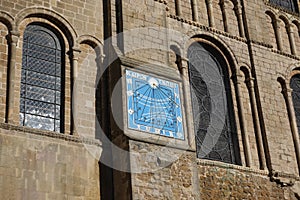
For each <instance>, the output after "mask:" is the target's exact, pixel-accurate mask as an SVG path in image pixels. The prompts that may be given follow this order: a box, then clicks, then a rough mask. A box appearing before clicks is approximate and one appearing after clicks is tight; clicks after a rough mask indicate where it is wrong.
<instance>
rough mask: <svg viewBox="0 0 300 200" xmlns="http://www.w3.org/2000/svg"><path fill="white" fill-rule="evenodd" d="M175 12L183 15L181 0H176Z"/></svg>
mask: <svg viewBox="0 0 300 200" xmlns="http://www.w3.org/2000/svg"><path fill="white" fill-rule="evenodd" d="M175 13H176V15H177V16H181V0H175Z"/></svg>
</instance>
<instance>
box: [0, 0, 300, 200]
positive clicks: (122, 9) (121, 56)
mask: <svg viewBox="0 0 300 200" xmlns="http://www.w3.org/2000/svg"><path fill="white" fill-rule="evenodd" d="M32 23H38V24H44V25H46V26H49V27H52V28H53V29H55V30H57V32H58V33H59V35H61V39H62V42H63V44H64V45H63V48H64V49H63V51H64V53H65V54H64V61H65V62H64V69H65V70H64V80H65V82H64V83H63V85H64V93H63V94H64V102H63V109H64V112H63V113H64V127H63V131H62V133H56V132H51V131H43V130H37V129H32V128H28V127H22V126H20V122H19V111H20V90H21V88H20V85H21V67H22V49H23V39H24V31H25V29H26V27H27V25H29V24H32ZM299 28H300V17H299V14H295V13H293V12H289V11H286V10H284V9H281V8H279V7H277V6H274V5H272V4H270V3H269V2H268V1H266V0H249V1H235V0H227V1H223V0H220V1H214V0H191V1H190V0H107V1H106V0H104V1H96V0H87V1H84V0H59V1H56V0H48V1H47V0H30V1H25V0H15V1H9V0H0V199H101V198H102V199H112V197H113V196H114V198H115V199H299V198H300V188H299V187H300V186H299V184H300V183H299V181H300V178H299V169H300V166H299V163H300V160H298V161H297V158H298V159H299V153H300V152H296V151H299V149H298V150H297V148H296V146H297V145H298V146H299V138H298V137H299V135H298V132H297V130H295V123H294V122H295V117H294V114H295V113H293V111H292V109H293V105H292V102H291V101H290V100H291V90H290V88H289V83H290V79H291V77H292V76H293V75H295V74H300V71H299V60H300V37H299V30H300V29H299ZM110 39H111V40H110ZM193 41H197V42H202V43H205V44H208V45H210V46H211V47H212V48H214V49H216V51H218V52H219V53H220V54H221V55H222V56H223V57H224V60H225V62H226V64H227V66H228V69H227V70H228V74H229V77H228V78H229V87H230V92H231V94H232V99H233V105H232V106H233V111H234V113H233V115H234V121H235V124H236V132H237V142H238V146H239V152H238V153H239V156H238V157H240V163H238V164H227V163H222V162H218V161H212V160H206V159H201V158H197V152H196V151H197V150H196V146H195V137H194V124H193V113H192V107H191V104H190V102H191V96H190V93H189V92H190V91H189V90H190V85H189V83H188V82H189V78H188V74H184V73H186V72H187V71H185V70H187V68H188V53H187V52H188V47H189V46H190V44H192V42H193ZM110 59H113V60H110ZM106 65H110V68H108V69H106ZM127 69H131V70H133V71H134V70H136V71H138V72H140V73H142V72H143V73H145V74H147V75H154V76H155V77H161V78H165V79H166V80H169V81H174V82H176V83H178V85H179V92H180V100H181V101H182V105H184V106H183V109H182V112H183V124H184V128H183V130H184V133H185V137H184V140H183V141H179V140H176V139H174V138H168V137H164V136H160V137H159V136H157V135H154V134H151V133H146V132H139V131H133V130H132V129H130V128H128V124H127V122H128V121H127V112H128V109H127V104H126V101H127V100H126V81H125V79H124V77H125V73H126V70H127ZM104 71H105V75H104V76H103V77H101V80H100V82H101V84H99V78H100V77H99V76H101V74H102V72H104ZM122 76H123V79H121V77H122ZM119 79H120V80H121V81H120V82H118V81H119ZM117 82H118V83H120V85H118V86H120V88H121V89H122V91H119V93H117V94H116V93H114V86H115V84H116V83H117ZM74 85H75V87H73V86H74ZM116 85H117V84H116ZM74 91H75V92H74ZM74 94H76V95H74ZM113 95H115V96H114V98H117V99H115V100H116V101H111V98H110V97H111V96H113ZM75 100H76V101H75ZM74 102H76V104H74ZM111 108H112V112H111V110H110V109H111ZM289 108H292V109H289ZM114 110H117V113H119V115H118V116H114V115H113V112H114ZM75 114H76V115H75ZM75 116H76V117H75ZM120 116H121V119H116V118H118V117H119V118H120ZM114 117H116V118H114ZM100 119H101V120H100ZM118 120H120V121H118ZM99 121H100V124H101V125H102V127H101V128H103V129H104V130H105V131H107V132H106V134H107V135H108V136H109V138H110V139H111V140H112V142H113V143H114V144H115V145H117V146H118V147H120V148H121V149H122V150H124V151H125V152H127V153H128V152H129V154H127V153H126V154H124V155H123V154H122V152H120V151H119V149H117V150H116V149H110V148H112V147H111V146H113V145H111V144H109V145H107V146H105V145H106V144H105V145H102V142H103V141H104V140H103V138H102V137H101V134H99V133H100V127H99V125H100V124H99ZM293 127H294V129H293ZM297 138H298V139H297ZM173 142H174V143H173ZM103 146H104V147H103ZM104 148H105V152H106V153H107V152H108V155H109V156H110V159H111V160H113V162H114V163H113V164H112V165H111V166H109V167H111V168H105V170H106V171H105V172H102V174H101V170H102V169H103V168H101V167H100V165H99V163H98V160H99V158H100V157H105V156H106V155H104V153H103V152H102V149H104ZM110 153H111V154H110ZM114 153H115V154H114ZM297 153H298V154H297ZM106 164H107V163H106ZM117 165H118V166H117ZM120 169H123V170H124V171H122V170H120ZM127 170H129V171H127ZM127 172H132V173H127ZM103 173H104V174H103ZM100 188H104V189H105V190H100Z"/></svg>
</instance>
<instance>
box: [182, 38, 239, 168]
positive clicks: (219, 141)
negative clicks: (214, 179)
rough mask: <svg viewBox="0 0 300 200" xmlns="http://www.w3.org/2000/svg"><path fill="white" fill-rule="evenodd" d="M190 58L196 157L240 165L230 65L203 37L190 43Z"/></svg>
mask: <svg viewBox="0 0 300 200" xmlns="http://www.w3.org/2000/svg"><path fill="white" fill-rule="evenodd" d="M187 58H188V60H189V78H190V85H191V102H192V107H193V121H194V133H195V137H196V149H197V157H199V158H205V159H210V160H217V161H221V162H227V163H234V164H240V154H239V146H238V139H237V131H236V130H237V129H236V124H235V115H234V110H233V99H232V94H231V86H230V76H229V70H230V68H229V65H230V64H229V62H228V61H226V59H227V58H226V56H225V54H224V53H222V52H221V51H220V49H217V46H216V45H214V44H212V43H209V42H207V41H204V40H194V41H193V42H191V44H190V46H189V48H188V52H187ZM231 62H232V61H231ZM235 70H236V69H235V68H234V71H235Z"/></svg>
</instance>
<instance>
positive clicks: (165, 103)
mask: <svg viewBox="0 0 300 200" xmlns="http://www.w3.org/2000/svg"><path fill="white" fill-rule="evenodd" d="M159 95H160V96H161V97H162V99H163V97H164V96H165V95H163V93H161V92H160V93H159ZM168 99H169V101H170V98H168ZM171 101H172V100H171ZM162 104H163V105H164V106H165V107H170V106H169V105H168V104H167V102H162Z"/></svg>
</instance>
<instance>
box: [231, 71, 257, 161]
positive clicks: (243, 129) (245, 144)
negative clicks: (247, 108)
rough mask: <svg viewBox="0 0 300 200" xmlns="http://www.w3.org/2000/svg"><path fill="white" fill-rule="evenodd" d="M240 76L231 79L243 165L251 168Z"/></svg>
mask: <svg viewBox="0 0 300 200" xmlns="http://www.w3.org/2000/svg"><path fill="white" fill-rule="evenodd" d="M242 78H243V76H242V75H240V74H239V75H234V76H233V77H232V79H233V82H234V87H235V93H236V100H237V106H238V115H239V123H240V128H241V135H242V141H243V149H244V155H245V163H246V166H247V167H251V166H252V163H251V161H252V157H251V150H250V143H249V136H248V132H247V124H246V121H245V116H244V108H243V104H242V99H241V94H240V87H241V86H240V85H241V82H242Z"/></svg>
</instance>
